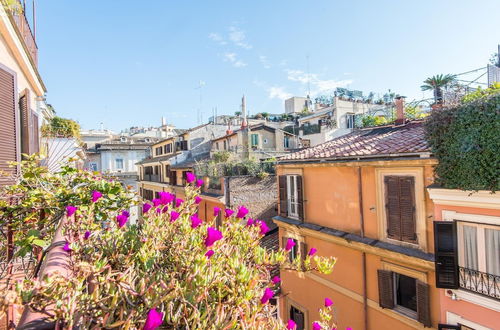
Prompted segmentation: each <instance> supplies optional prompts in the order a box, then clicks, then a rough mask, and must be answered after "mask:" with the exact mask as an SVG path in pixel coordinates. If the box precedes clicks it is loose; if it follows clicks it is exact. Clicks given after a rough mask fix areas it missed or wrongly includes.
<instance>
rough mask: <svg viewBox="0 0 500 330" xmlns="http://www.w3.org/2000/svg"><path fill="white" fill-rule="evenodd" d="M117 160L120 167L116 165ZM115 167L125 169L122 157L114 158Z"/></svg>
mask: <svg viewBox="0 0 500 330" xmlns="http://www.w3.org/2000/svg"><path fill="white" fill-rule="evenodd" d="M119 161H121V167H120V166H118V164H119ZM115 168H116V169H117V170H124V169H125V161H124V160H123V158H115Z"/></svg>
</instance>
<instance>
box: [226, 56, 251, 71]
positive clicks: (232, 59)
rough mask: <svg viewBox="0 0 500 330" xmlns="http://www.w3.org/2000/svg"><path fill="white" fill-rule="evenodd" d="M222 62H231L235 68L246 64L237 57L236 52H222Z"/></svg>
mask: <svg viewBox="0 0 500 330" xmlns="http://www.w3.org/2000/svg"><path fill="white" fill-rule="evenodd" d="M224 62H229V63H231V64H232V65H233V66H234V67H235V68H242V67H245V66H247V64H246V63H245V62H243V61H242V60H239V59H238V58H237V55H236V53H224Z"/></svg>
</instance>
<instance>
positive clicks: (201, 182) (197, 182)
mask: <svg viewBox="0 0 500 330" xmlns="http://www.w3.org/2000/svg"><path fill="white" fill-rule="evenodd" d="M204 183H205V182H203V180H202V179H198V180H196V187H198V188H199V187H201V186H203V184H204Z"/></svg>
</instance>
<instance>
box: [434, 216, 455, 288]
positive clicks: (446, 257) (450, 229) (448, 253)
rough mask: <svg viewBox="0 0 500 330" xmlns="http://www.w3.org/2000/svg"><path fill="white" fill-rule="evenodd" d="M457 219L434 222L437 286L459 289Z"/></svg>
mask: <svg viewBox="0 0 500 330" xmlns="http://www.w3.org/2000/svg"><path fill="white" fill-rule="evenodd" d="M457 250H458V249H457V227H456V222H455V221H435V222H434V255H435V259H436V264H435V267H436V287H438V288H443V289H457V288H458V286H459V281H458V253H457V252H458V251H457Z"/></svg>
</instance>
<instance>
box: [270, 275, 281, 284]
mask: <svg viewBox="0 0 500 330" xmlns="http://www.w3.org/2000/svg"><path fill="white" fill-rule="evenodd" d="M271 282H273V284H278V283H279V282H281V278H279V276H275V277H273V279H272V280H271Z"/></svg>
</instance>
